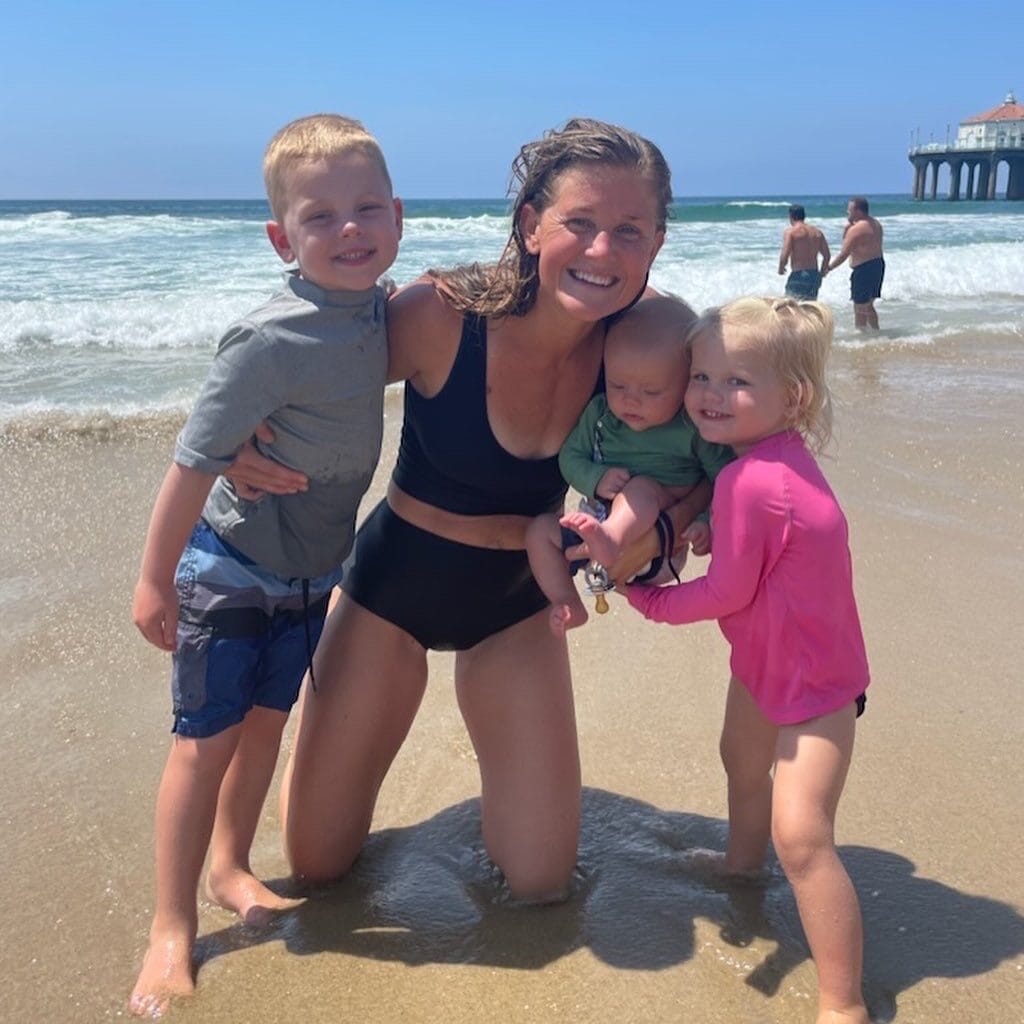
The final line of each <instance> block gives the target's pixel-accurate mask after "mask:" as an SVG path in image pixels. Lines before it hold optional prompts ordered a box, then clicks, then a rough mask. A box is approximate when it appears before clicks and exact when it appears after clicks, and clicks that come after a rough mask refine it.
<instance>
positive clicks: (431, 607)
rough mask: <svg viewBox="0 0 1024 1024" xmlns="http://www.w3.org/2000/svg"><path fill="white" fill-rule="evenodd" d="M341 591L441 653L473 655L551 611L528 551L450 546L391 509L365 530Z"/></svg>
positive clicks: (382, 509)
mask: <svg viewBox="0 0 1024 1024" xmlns="http://www.w3.org/2000/svg"><path fill="white" fill-rule="evenodd" d="M341 589H342V590H344V591H345V593H346V594H347V595H348V596H349V597H350V598H351V599H352V600H353V601H355V602H356V604H358V605H361V606H362V607H363V608H365V609H366V610H367V611H371V612H373V613H374V615H379V616H380V617H381V618H382V619H386V620H387V621H388V622H391V623H393V624H394V625H396V626H398V627H399V628H400V629H404V630H405V631H406V632H407V633H408V634H409V635H410V636H412V637H413V639H414V640H416V642H417V643H419V644H420V646H422V647H425V648H428V649H430V650H435V651H465V650H468V649H469V648H470V647H475V646H476V645H477V644H478V643H480V641H481V640H486V639H487V637H489V636H493V635H494V634H495V633H500V632H501V631H502V630H503V629H507V628H508V627H509V626H514V625H515V624H516V623H517V622H522V621H523V620H524V619H528V618H529V617H530V616H531V615H534V614H536V613H537V612H539V611H540V610H541V609H542V608H546V607H547V605H548V600H547V598H546V597H545V596H544V594H543V592H542V591H541V589H540V587H538V586H537V584H536V582H535V581H534V578H533V574H532V573H531V572H530V563H529V561H528V559H527V557H526V552H525V551H502V550H494V549H492V548H478V547H472V546H471V545H469V544H459V543H457V542H455V541H451V540H446V539H445V538H444V537H438V536H437V535H436V534H434V533H429V532H428V531H426V530H421V529H420V528H419V527H418V526H413V525H412V524H411V523H408V522H406V521H405V520H404V519H402V518H400V517H399V516H397V515H396V514H395V513H394V511H392V509H391V506H390V505H388V503H387V502H386V501H382V502H381V503H380V504H379V505H378V506H377V507H376V508H375V509H374V510H373V512H371V513H370V515H369V517H368V518H367V520H366V522H365V523H363V525H362V526H361V527H360V528H359V532H358V533H357V534H356V540H355V547H354V548H353V550H352V554H351V555H350V556H349V560H348V562H347V563H346V565H345V574H344V578H343V579H342V583H341Z"/></svg>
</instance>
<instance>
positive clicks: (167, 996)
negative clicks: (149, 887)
mask: <svg viewBox="0 0 1024 1024" xmlns="http://www.w3.org/2000/svg"><path fill="white" fill-rule="evenodd" d="M193 941H194V940H193V939H192V937H190V936H182V935H157V934H153V933H151V934H150V936H149V948H148V949H147V950H146V955H145V957H144V958H143V960H142V970H141V971H139V977H138V978H137V979H136V982H135V988H134V989H132V994H131V996H130V997H129V999H128V1012H129V1013H130V1014H131V1015H132V1016H133V1017H147V1018H149V1019H150V1020H158V1019H159V1018H160V1017H162V1016H163V1015H164V1013H166V1012H167V1008H168V1007H169V1006H170V1004H171V1000H172V999H177V998H180V997H182V996H190V995H192V993H193V992H195V990H196V984H195V981H194V980H193V978H192V945H193Z"/></svg>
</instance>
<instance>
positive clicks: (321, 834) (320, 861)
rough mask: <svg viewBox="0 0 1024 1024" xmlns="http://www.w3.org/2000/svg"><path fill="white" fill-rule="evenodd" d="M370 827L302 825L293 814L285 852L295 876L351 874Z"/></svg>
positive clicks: (314, 878)
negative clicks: (348, 828)
mask: <svg viewBox="0 0 1024 1024" xmlns="http://www.w3.org/2000/svg"><path fill="white" fill-rule="evenodd" d="M368 831H369V829H368V828H367V829H366V830H359V831H358V832H349V833H344V832H342V831H340V830H339V829H337V828H334V829H325V828H324V823H323V822H322V821H320V822H312V823H311V825H310V826H309V827H305V828H304V827H302V823H301V822H297V821H296V820H295V818H294V816H292V817H289V819H288V821H287V822H286V823H285V853H286V854H287V857H288V864H289V866H290V867H291V872H292V876H293V877H294V878H296V879H297V880H299V881H300V882H305V883H308V884H316V883H322V882H334V881H337V880H338V879H339V878H341V877H343V876H344V875H346V874H348V872H349V870H350V869H351V867H352V865H353V864H354V863H355V860H356V858H357V857H358V856H359V851H360V850H361V849H362V846H363V842H364V841H365V839H366V835H367V833H368Z"/></svg>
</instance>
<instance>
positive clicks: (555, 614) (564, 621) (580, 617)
mask: <svg viewBox="0 0 1024 1024" xmlns="http://www.w3.org/2000/svg"><path fill="white" fill-rule="evenodd" d="M588 617H589V616H588V615H587V610H586V608H584V607H583V602H582V601H581V602H579V604H578V606H573V605H569V604H556V605H552V606H551V611H550V613H549V615H548V623H549V624H550V626H551V632H552V633H554V634H555V636H565V631H566V630H567V629H575V628H576V627H577V626H582V625H583V623H584V622H586V621H587V619H588Z"/></svg>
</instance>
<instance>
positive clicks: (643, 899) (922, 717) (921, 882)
mask: <svg viewBox="0 0 1024 1024" xmlns="http://www.w3.org/2000/svg"><path fill="white" fill-rule="evenodd" d="M833 380H834V389H835V391H836V396H837V406H838V407H837V421H838V427H839V429H838V431H837V445H836V447H835V450H834V454H833V457H832V458H830V459H828V460H826V461H825V462H824V466H825V471H826V473H827V475H828V476H829V478H830V479H831V481H832V482H833V485H834V487H835V489H836V491H837V493H838V495H839V496H840V499H841V500H842V502H843V504H844V506H845V508H846V510H847V514H848V516H849V519H850V523H851V537H852V545H853V550H854V560H855V574H856V582H857V589H858V598H859V601H860V606H861V612H862V617H863V620H864V628H865V634H866V638H867V641H868V647H869V655H870V658H871V664H872V677H873V683H872V687H871V689H870V690H869V704H868V713H867V715H866V716H865V718H864V719H863V720H862V722H861V726H860V729H859V734H858V740H857V750H856V753H855V757H854V766H853V770H852V773H851V777H850V780H849V782H848V785H847V790H846V794H845V795H844V798H843V803H842V806H841V808H840V816H839V826H838V842H839V845H840V850H841V854H842V856H843V858H844V860H845V862H846V864H847V866H848V868H849V871H850V874H851V876H852V877H853V879H854V883H855V885H856V887H857V890H858V893H859V895H860V898H861V902H862V906H863V910H864V917H865V930H866V945H867V952H866V972H865V990H866V993H867V995H868V999H869V1003H870V1005H871V1008H872V1010H873V1012H874V1013H875V1015H876V1016H877V1018H878V1019H879V1020H892V1019H895V1020H897V1021H900V1022H911V1024H936V1022H938V1024H942V1022H946V1021H949V1022H953V1021H956V1022H959V1021H969V1020H978V1021H981V1020H985V1021H988V1020H992V1021H994V1020H999V1021H1011V1020H1021V1019H1024V1018H1022V1016H1021V1009H1020V1007H1021V1006H1022V1005H1024V1003H1022V1000H1021V991H1022V988H1021V985H1022V977H1024V975H1022V972H1024V957H1022V954H1024V918H1022V916H1021V910H1022V905H1024V883H1022V882H1021V878H1022V876H1024V852H1022V848H1021V845H1020V841H1019V837H1020V835H1021V834H1022V833H1024V808H1022V801H1021V798H1020V792H1021V782H1022V778H1021V766H1020V749H1021V744H1022V741H1024V726H1022V722H1024V714H1022V713H1024V694H1022V689H1021V686H1020V671H1021V657H1020V644H1019V639H1017V638H1018V636H1019V629H1018V627H1017V624H1016V609H1017V608H1019V607H1020V605H1021V602H1022V600H1024V584H1022V580H1024V546H1022V545H1021V542H1020V537H1021V536H1022V533H1024V470H1022V467H1021V456H1020V453H1021V451H1022V450H1024V449H1022V444H1021V441H1022V436H1021V435H1022V433H1024V415H1022V412H1021V408H1022V407H1021V403H1020V395H1021V392H1022V390H1024V350H1022V348H1021V345H1020V338H1019V337H1018V336H1016V335H1008V336H1006V337H1004V338H1002V339H1000V338H999V337H998V336H994V337H991V338H988V339H986V341H985V344H984V345H982V346H978V345H976V344H974V345H969V344H967V343H966V342H964V341H962V340H958V339H957V338H944V339H941V340H940V341H938V342H936V343H934V344H931V345H920V346H914V347H913V348H907V347H905V346H895V345H887V344H886V343H885V342H878V341H876V342H875V343H874V344H871V345H867V346H864V347H862V348H858V349H850V350H842V351H840V352H838V353H837V356H836V360H835V367H834V376H833ZM399 419H400V403H399V402H397V401H394V400H392V401H391V402H389V403H388V422H387V433H386V438H387V439H386V452H385V457H384V460H383V463H382V467H383V468H382V470H381V471H380V472H379V473H378V478H377V480H376V482H375V486H374V493H375V494H379V493H380V491H381V489H382V486H383V481H384V479H385V477H386V473H387V471H388V470H389V469H390V462H391V459H392V458H393V452H394V444H395V441H396V438H397V429H398V425H399ZM177 422H178V419H177V418H176V417H175V415H173V414H171V415H168V416H167V417H163V418H161V417H155V418H154V417H145V418H140V419H133V420H124V421H121V420H119V421H116V422H112V423H108V424H106V425H105V426H104V425H103V424H97V423H95V422H93V421H91V420H89V421H87V422H85V423H84V424H83V423H81V422H79V423H77V424H73V423H71V422H70V421H67V420H61V421H55V420H53V419H49V420H46V421H45V422H43V421H37V422H36V423H35V425H34V426H30V425H29V424H28V423H26V422H24V421H22V422H20V423H18V424H16V425H10V424H9V425H8V426H6V427H5V428H4V429H3V432H2V433H0V451H2V454H3V458H2V459H0V494H3V496H4V498H3V503H2V506H0V516H2V525H3V532H4V537H5V543H4V546H3V552H2V555H0V580H2V583H0V616H2V619H3V625H4V628H3V630H2V631H0V695H2V698H3V699H2V700H0V736H2V739H3V745H4V747H3V749H4V751H5V754H6V757H5V772H4V776H3V781H2V782H0V806H2V807H3V820H4V825H5V829H4V832H5V839H6V842H5V859H6V870H5V879H6V883H7V884H6V885H5V886H4V888H3V889H2V890H0V971H2V974H3V977H4V978H5V980H6V986H5V999H4V1012H5V1015H6V1017H7V1019H10V1020H12V1021H15V1020H59V1021H68V1022H79V1021H81V1022H89V1021H98V1020H104V1019H108V1018H115V1017H118V1016H119V1015H121V1014H122V1011H123V1007H124V1000H125V998H126V995H127V992H128V991H129V989H130V987H131V984H132V981H133V979H134V975H135V971H136V970H137V967H138V963H139V959H140V957H141V953H142V950H143V948H144V943H145V936H146V931H147V928H148V919H149V914H150V909H151V906H152V902H151V900H152V897H151V854H150V849H151V819H152V805H153V797H154V793H155V787H156V783H157V780H158V778H159V773H160V771H161V768H162V764H163V758H164V756H165V754H166V749H167V743H168V727H169V714H168V704H169V699H168V688H167V662H166V660H165V658H164V657H163V656H161V655H160V653H159V652H156V651H155V650H151V649H149V648H147V647H146V645H145V644H144V643H143V641H142V640H141V639H140V638H138V637H137V636H136V635H135V634H134V632H133V629H132V627H131V625H130V622H129V621H128V604H129V600H130V591H131V585H132V581H133V577H134V574H135V571H136V563H137V558H138V555H139V551H140V549H141V543H142V536H143V531H144V527H145V520H146V517H147V516H148V512H149V506H150V502H151V500H152V497H153V495H154V493H155V489H156V486H157V484H158V482H159V479H160V477H161V475H162V473H163V470H164V468H165V461H166V459H167V458H168V456H169V452H170V441H171V438H172V437H173V432H174V428H175V426H176V423H177ZM369 507H370V506H369V504H367V506H366V508H369ZM571 649H572V657H573V664H574V677H575V689H576V694H577V713H578V718H579V726H580V742H581V752H582V758H583V772H584V780H585V782H586V784H587V787H588V789H587V792H586V796H585V803H584V825H583V834H582V838H581V846H580V869H579V879H578V884H577V887H576V890H575V892H574V894H573V896H572V898H571V899H570V900H569V901H568V902H566V903H565V904H563V905H560V906H556V907H547V908H523V907H514V906H510V905H509V904H508V901H507V899H506V894H505V892H504V890H503V889H502V886H501V884H500V880H499V879H498V878H496V877H495V875H494V873H493V871H492V869H491V868H490V866H489V864H488V863H487V861H486V858H485V857H484V856H483V852H482V844H481V841H480V836H479V827H478V818H477V813H476V804H475V797H476V795H477V793H478V790H479V782H478V778H477V772H476V764H475V761H474V759H473V755H472V748H471V746H470V743H469V741H468V738H467V737H466V735H465V731H464V729H463V727H462V724H461V721H460V719H459V716H458V712H457V709H456V707H455V701H454V695H453V692H452V688H451V657H450V656H449V655H435V656H432V666H433V670H434V671H433V676H432V681H431V686H430V687H429V690H428V694H427V697H426V699H425V701H424V706H423V709H422V711H421V714H420V716H419V718H418V720H417V722H416V724H415V726H414V728H413V731H412V733H411V735H410V737H409V740H408V742H407V743H406V745H405V747H404V748H403V751H402V753H401V754H400V756H399V759H398V761H397V762H396V764H395V767H394V769H393V771H392V774H391V775H390V776H389V778H388V780H387V782H386V783H385V786H384V789H383V791H382V793H381V801H380V805H379V808H378V814H377V817H376V819H375V823H374V833H373V835H372V837H371V839H370V842H369V843H368V845H367V848H366V850H365V852H364V855H363V857H362V858H361V860H360V861H359V862H358V864H357V867H356V869H355V870H354V871H353V873H352V875H351V876H350V877H349V878H348V879H346V880H345V881H344V882H343V883H341V884H340V885H338V886H334V887H330V888H327V889H324V890H322V891H320V892H318V893H315V894H313V895H312V896H311V898H310V899H308V900H307V902H306V903H305V904H304V905H303V906H302V907H301V908H299V909H298V910H296V911H295V912H293V913H291V914H289V915H287V916H285V917H283V918H281V919H280V920H278V921H277V922H276V923H275V924H274V925H273V926H272V927H271V928H270V929H268V930H267V931H265V932H255V931H252V930H250V929H246V928H244V927H242V926H241V925H239V924H238V923H237V922H236V921H235V920H234V919H233V918H232V917H231V916H230V915H228V914H226V913H224V912H223V911H221V910H219V909H217V908H214V907H211V906H210V905H208V904H205V903H204V904H203V905H202V908H201V932H202V938H201V941H200V945H199V949H198V955H197V958H198V960H199V965H200V970H199V991H198V995H197V996H196V998H195V999H194V1000H192V1001H191V1002H190V1003H188V1004H185V1005H182V1006H181V1007H180V1008H176V1009H175V1010H174V1011H173V1013H172V1015H171V1017H170V1019H172V1020H179V1019H180V1020H182V1021H197V1022H203V1024H226V1022H229V1021H230V1022H235V1021H239V1020H248V1019H260V1020H264V1021H292V1020H299V1019H301V1020H305V1021H309V1022H310V1024H327V1022H329V1021H335V1020H338V1019H340V1018H343V1017H344V1018H346V1019H354V1020H361V1021H367V1022H371V1024H372V1022H382V1024H383V1022H391V1021H395V1020H415V1021H435V1020H445V1021H447V1022H449V1024H461V1022H467V1024H468V1022H470V1021H481V1020H484V1021H498V1020H508V1021H511V1022H520V1021H522V1022H524V1024H525V1022H527V1021H530V1022H536V1021H540V1022H554V1021H556V1020H564V1019H569V1020H578V1021H588V1022H598V1024H603V1022H609V1024H611V1022H616V1024H618V1022H622V1021H652V1022H653V1021H662V1020H667V1019H682V1020H692V1021H699V1022H702V1024H703V1022H708V1024H727V1022H728V1024H732V1022H736V1021H743V1022H748V1021H752V1022H764V1024H769V1022H771V1024H798V1022H805V1021H810V1020H813V1007H814V998H815V979H814V971H813V967H812V965H811V964H810V963H809V962H808V961H807V959H806V949H805V947H804V944H803V940H802V936H801V932H800V927H799V921H798V918H797V916H796V910H795V905H794V902H793V898H792V893H791V891H790V889H789V886H788V885H787V884H786V882H785V880H784V879H783V878H782V876H781V875H780V874H779V873H778V871H777V869H776V870H774V871H772V872H771V873H770V874H769V876H768V877H767V879H766V880H765V882H764V884H763V885H756V886H726V885H723V884H721V883H720V882H717V881H716V880H715V879H714V878H713V877H711V876H709V875H708V873H707V871H706V869H705V868H704V866H703V861H702V858H701V856H700V854H699V851H701V850H704V849H721V848H722V845H723V842H724V835H725V821H724V817H725V799H724V784H723V780H722V775H721V770H720V767H719V764H718V760H717V734H718V729H719V726H720V718H721V712H722V706H723V701H724V678H725V675H726V648H725V645H724V642H723V641H722V639H721V637H720V636H719V634H718V631H717V629H716V627H715V626H714V625H713V624H704V625H701V626H697V627H692V628H688V629H678V628H677V629H671V628H668V627H657V626H654V625H651V624H648V623H644V622H642V621H641V620H639V618H637V617H636V616H635V615H633V614H631V613H630V611H629V609H627V608H625V607H623V606H622V604H621V603H616V602H613V608H612V612H611V613H610V614H609V615H608V616H606V617H604V618H602V619H594V620H593V621H592V622H591V623H590V624H588V626H587V627H585V628H584V629H582V630H579V631H577V632H575V633H573V634H572V637H571ZM275 792H276V786H275ZM253 860H254V866H255V867H256V869H257V871H258V872H259V873H261V874H263V875H265V876H267V877H269V878H271V879H276V880H277V881H276V882H275V884H280V885H282V886H284V885H286V882H285V881H284V875H285V873H286V865H285V860H284V857H283V855H282V852H281V849H280V839H279V833H278V822H277V812H276V806H275V805H274V801H273V799H271V800H270V801H268V806H267V808H266V811H265V814H264V821H263V823H262V827H261V829H260V833H259V835H258V837H257V842H256V846H255V848H254V855H253Z"/></svg>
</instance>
